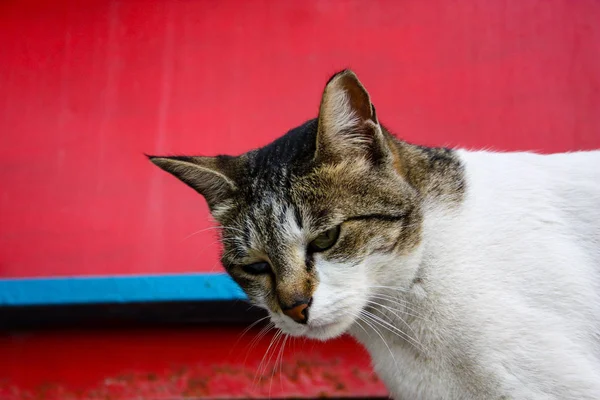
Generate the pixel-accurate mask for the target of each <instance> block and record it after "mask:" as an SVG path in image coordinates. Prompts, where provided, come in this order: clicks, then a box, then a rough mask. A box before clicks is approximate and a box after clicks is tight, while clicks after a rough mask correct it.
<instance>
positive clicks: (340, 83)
mask: <svg viewBox="0 0 600 400" xmlns="http://www.w3.org/2000/svg"><path fill="white" fill-rule="evenodd" d="M318 129H319V130H318V135H317V154H316V156H317V158H318V159H322V160H334V161H339V160H343V159H347V158H349V157H363V158H366V159H368V160H370V161H373V162H380V161H382V160H384V159H386V158H389V157H390V149H389V147H388V143H387V139H386V137H385V136H384V133H383V131H382V129H381V126H380V124H379V121H378V120H377V115H376V113H375V107H374V106H373V104H372V103H371V98H370V97H369V93H368V92H367V90H366V89H365V88H364V86H363V85H362V83H361V82H360V81H359V80H358V77H357V76H356V75H355V74H354V72H352V71H350V70H344V71H342V72H339V73H337V74H335V75H334V76H333V77H331V79H330V80H329V82H328V83H327V86H326V87H325V90H324V92H323V97H322V99H321V107H320V109H319V128H318Z"/></svg>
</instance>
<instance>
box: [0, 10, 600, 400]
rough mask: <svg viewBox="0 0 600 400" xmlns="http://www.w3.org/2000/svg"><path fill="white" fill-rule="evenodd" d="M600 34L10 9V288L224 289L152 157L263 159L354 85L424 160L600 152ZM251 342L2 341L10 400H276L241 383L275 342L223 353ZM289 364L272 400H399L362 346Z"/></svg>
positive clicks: (0, 121) (320, 350)
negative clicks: (138, 285) (454, 149)
mask: <svg viewBox="0 0 600 400" xmlns="http://www.w3.org/2000/svg"><path fill="white" fill-rule="evenodd" d="M599 21H600V2H598V1H595V0H578V1H569V0H496V1H480V0H463V1H446V0H437V1H436V0H432V1H421V0H411V1H408V0H406V1H395V0H389V1H383V0H381V1H376V0H364V1H350V0H347V1H344V0H340V1H333V0H331V1H292V0H282V1H267V0H262V1H242V0H239V1H225V0H223V1H217V0H206V1H176V0H172V1H169V0H146V1H108V0H106V1H99V0H87V1H79V2H76V1H67V0H57V1H53V2H47V1H43V0H21V1H18V0H5V1H2V2H0V182H1V186H0V277H33V276H50V275H56V276H65V275H96V274H138V273H167V272H168V273H178V272H179V273H181V272H197V271H204V272H208V271H220V266H219V265H218V261H217V247H216V244H215V243H214V242H215V235H214V234H213V233H211V232H210V231H204V232H200V233H198V234H197V235H194V236H192V237H191V238H189V239H185V238H186V237H187V236H188V235H189V234H191V233H193V232H196V231H199V230H202V229H205V228H207V227H209V226H210V223H209V221H208V213H207V208H206V206H205V204H204V202H203V200H202V199H201V198H200V197H199V196H198V195H197V194H195V193H194V192H193V191H192V190H191V189H188V188H187V187H185V186H184V185H183V184H181V183H179V182H177V181H176V180H175V179H173V178H172V177H169V176H167V175H166V174H164V173H163V172H161V171H159V170H158V169H157V168H156V167H154V166H152V165H150V164H149V163H148V162H147V160H145V158H144V157H143V155H142V154H143V153H144V152H147V153H197V154H206V155H210V154H216V153H234V154H235V153H240V152H244V151H246V150H248V149H250V148H253V147H256V146H260V145H263V144H266V143H268V142H269V141H271V140H272V139H274V138H276V137H277V136H279V135H281V134H283V133H284V132H285V131H287V130H288V129H289V128H290V127H292V126H295V125H297V124H299V123H301V122H303V121H304V120H306V119H308V118H311V117H314V116H315V115H316V112H317V107H318V103H319V99H320V94H321V90H322V88H323V86H324V84H325V82H326V80H327V79H328V77H329V76H330V75H331V74H332V73H334V72H335V71H337V70H339V69H342V68H345V67H351V68H353V69H354V70H355V71H356V72H357V73H358V74H359V77H360V78H361V79H362V81H363V83H364V84H365V85H366V86H367V88H368V90H369V91H370V92H371V95H372V98H373V100H374V102H375V104H376V106H377V110H378V116H379V117H380V118H381V120H382V121H383V122H384V123H385V124H386V125H387V126H388V127H390V128H391V129H392V130H393V131H394V132H396V133H397V134H398V135H399V136H401V137H403V138H405V139H407V140H410V141H414V142H419V143H422V144H431V145H433V144H443V145H453V146H454V145H460V146H466V147H469V148H481V147H486V148H493V149H498V150H527V149H528V150H538V151H542V152H552V151H567V150H577V149H591V148H594V147H596V148H598V147H600V23H599ZM255 333H256V332H253V333H251V334H250V337H252V336H253V335H254V334H255ZM238 336H239V330H238V329H237V328H229V329H224V328H214V329H203V330H199V331H189V330H175V331H170V332H165V331H155V330H139V331H120V332H99V331H97V332H34V333H27V334H8V333H3V334H2V335H0V354H2V357H1V359H0V397H3V398H9V399H21V398H26V397H25V396H27V395H30V396H37V398H40V399H61V400H65V399H67V398H68V399H74V398H82V399H83V398H86V399H93V398H102V399H105V398H107V396H108V395H110V396H112V397H110V398H115V399H117V398H118V399H131V398H134V397H135V398H138V397H139V396H140V395H141V396H145V397H146V398H165V396H166V395H168V396H169V397H170V398H176V397H177V396H183V397H185V396H188V395H189V393H192V394H194V393H195V392H189V390H196V389H198V388H199V387H200V388H201V389H202V388H203V387H201V385H200V386H198V385H199V384H205V386H206V387H205V389H206V390H207V392H206V393H210V395H212V396H215V397H216V396H219V395H220V396H225V397H231V396H232V395H234V394H236V395H240V393H243V391H244V390H246V391H248V390H249V391H250V392H252V391H253V390H254V392H253V393H254V394H255V395H256V396H258V397H261V396H265V394H264V390H263V389H256V387H255V386H252V385H253V382H252V376H251V375H244V376H245V377H244V376H242V377H240V375H239V374H238V372H239V371H240V368H241V369H242V370H243V371H247V370H248V369H249V370H250V371H251V372H254V371H255V370H256V365H258V363H259V361H260V359H261V358H262V354H263V353H264V351H265V349H266V348H267V344H268V340H269V339H270V338H271V336H267V339H265V340H263V341H260V343H259V344H258V345H257V347H256V349H255V350H254V351H251V350H244V349H245V347H243V348H242V349H241V350H240V352H241V353H240V354H239V355H241V354H245V355H246V356H247V357H248V359H247V360H240V357H236V358H231V352H228V351H221V349H232V348H235V346H234V344H235V341H236V340H237V337H238ZM246 340H249V339H246ZM246 344H247V343H246ZM206 346H208V349H207V347H206ZM311 346H313V347H311ZM292 349H293V347H291V348H288V350H286V352H285V357H284V365H283V369H284V370H289V371H294V369H293V368H295V367H294V366H297V365H298V360H297V359H296V358H297V357H298V356H303V355H307V356H308V359H309V361H308V363H309V367H310V368H312V370H311V373H310V374H309V375H308V378H307V377H306V376H305V378H303V379H308V380H304V381H300V383H298V382H296V383H294V382H291V381H286V380H285V379H287V378H284V381H283V382H282V381H281V380H280V378H277V374H276V371H274V376H275V378H274V379H273V380H274V381H273V384H272V385H271V387H272V388H273V391H272V392H271V394H272V395H273V396H284V395H290V394H294V393H296V394H298V393H299V392H298V390H304V389H307V388H309V389H310V388H314V389H315V391H317V390H321V387H322V386H319V384H315V382H321V383H323V382H325V383H324V385H325V386H323V387H325V389H323V392H315V391H313V392H310V393H304V394H305V395H307V396H310V395H312V396H317V395H323V393H325V394H327V395H332V396H333V395H348V394H352V393H354V394H357V393H359V391H360V390H366V392H367V394H370V395H375V394H378V395H381V394H383V393H384V391H383V389H382V388H381V386H379V384H377V383H376V382H374V383H373V385H374V387H372V388H367V389H365V387H366V386H365V384H364V381H362V380H361V379H362V378H361V379H359V378H357V377H356V375H353V374H354V373H355V372H354V371H359V372H360V373H363V372H364V371H367V372H368V367H367V361H366V357H365V354H364V352H362V351H361V350H360V349H357V348H356V346H354V345H353V343H352V342H351V341H349V340H347V339H342V340H338V341H334V342H329V343H327V344H325V345H323V344H320V343H317V344H315V343H314V342H307V343H306V344H305V345H304V347H301V349H300V350H298V349H295V350H292ZM336 357H337V359H336ZM336 360H337V361H336ZM304 362H306V361H304ZM332 362H333V364H328V363H332ZM320 363H321V364H320ZM335 363H337V364H335ZM323 365H324V366H325V367H323ZM319 366H320V367H319ZM313 367H314V368H313ZM181 368H184V369H185V371H187V372H185V373H183V375H184V376H185V379H184V378H182V379H184V380H183V381H180V380H178V379H180V377H181V376H183V375H182V374H181V373H180V372H177V371H181ZM215 368H220V369H218V370H216V369H215ZM289 368H291V369H289ZM319 368H320V369H319ZM309 372H310V371H309ZM248 376H249V377H248ZM294 376H295V375H294ZM174 379H175V381H174ZM332 379H333V380H332ZM339 379H341V381H342V386H339V385H338V383H339ZM173 382H175V383H177V384H176V385H175V386H173ZM179 383H181V385H179ZM327 385H329V386H327ZM190 388H191V389H190ZM253 388H254V389H253ZM198 390H199V389H198ZM203 390H204V389H203ZM65 393H70V394H72V396H71V395H69V396H70V397H67V396H66V395H65ZM94 396H95V397H94Z"/></svg>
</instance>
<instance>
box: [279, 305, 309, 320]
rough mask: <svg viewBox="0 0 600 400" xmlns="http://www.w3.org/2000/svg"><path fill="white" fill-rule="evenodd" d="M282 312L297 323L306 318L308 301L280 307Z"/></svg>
mask: <svg viewBox="0 0 600 400" xmlns="http://www.w3.org/2000/svg"><path fill="white" fill-rule="evenodd" d="M282 311H283V313H284V314H285V315H287V316H288V317H290V318H291V319H293V320H294V321H296V322H297V323H299V324H305V323H306V321H307V320H308V303H304V302H303V303H299V304H298V303H296V304H295V305H294V306H293V307H290V308H285V309H282Z"/></svg>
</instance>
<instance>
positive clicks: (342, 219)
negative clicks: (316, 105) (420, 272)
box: [150, 70, 422, 339]
mask: <svg viewBox="0 0 600 400" xmlns="http://www.w3.org/2000/svg"><path fill="white" fill-rule="evenodd" d="M398 152H399V150H398V141H397V140H396V139H395V138H394V137H393V136H392V135H390V134H389V133H388V132H387V131H386V130H385V129H384V128H382V126H381V125H380V123H379V121H378V118H377V115H376V113H375V107H374V106H373V104H372V103H371V100H370V97H369V94H368V93H367V91H366V90H365V88H364V87H363V85H362V84H361V83H360V81H359V80H358V78H357V77H356V75H355V74H354V73H353V72H351V71H349V70H346V71H342V72H340V73H338V74H336V75H334V76H333V77H332V78H331V79H330V80H329V82H328V83H327V85H326V87H325V89H324V92H323V96H322V100H321V104H320V109H319V116H318V118H317V119H314V120H311V121H308V122H306V123H304V124H303V125H301V126H299V127H297V128H294V129H292V130H291V131H289V132H288V133H287V134H286V135H284V136H282V137H281V138H279V139H277V140H276V141H274V142H272V143H271V144H269V145H267V146H265V147H263V148H260V149H257V150H253V151H250V152H248V153H245V154H242V155H240V156H223V155H221V156H215V157H205V156H176V157H155V156H151V157H150V159H151V161H152V162H153V163H154V164H156V165H157V166H159V167H160V168H162V169H163V170H165V171H167V172H169V173H171V174H173V175H174V176H175V177H177V178H179V179H180V180H181V181H183V182H185V183H186V184H187V185H189V186H190V187H192V188H193V189H195V190H196V191H197V192H198V193H200V194H201V195H202V196H203V197H204V198H205V199H206V201H207V203H208V205H209V208H210V211H211V213H212V215H213V217H214V219H215V220H216V221H217V222H218V224H219V225H221V227H222V228H223V229H221V238H222V243H223V250H224V251H223V254H222V263H223V266H224V267H225V269H226V271H227V272H228V273H229V274H230V275H231V277H232V278H233V279H234V280H235V281H236V282H237V283H238V284H239V285H240V286H241V287H242V289H243V290H244V291H245V293H246V294H247V296H248V298H249V300H250V301H251V302H252V303H254V304H255V305H258V306H260V307H263V308H265V309H266V310H268V312H269V313H270V316H271V319H272V321H273V322H274V323H275V325H276V326H277V327H278V328H280V329H282V330H283V331H284V332H286V333H288V334H291V335H294V336H307V337H312V338H317V339H328V338H331V337H335V336H337V335H340V334H341V333H343V332H345V331H347V330H348V329H349V328H350V327H351V326H352V325H353V324H354V323H355V322H356V320H357V319H358V318H359V316H360V314H361V312H362V310H363V309H364V308H365V307H367V306H368V305H369V302H371V301H372V296H373V295H374V294H375V293H377V292H378V291H379V288H383V287H390V286H392V285H393V286H398V287H399V288H401V287H405V286H407V285H408V284H409V283H410V282H411V281H412V279H413V277H414V274H415V271H416V269H417V264H418V261H417V259H418V254H419V251H418V250H419V248H420V242H421V218H422V217H421V206H420V204H421V200H420V196H419V193H418V191H417V190H415V188H414V187H413V186H412V185H410V184H409V183H408V181H407V179H406V177H405V175H406V171H405V169H406V166H405V165H404V163H403V162H402V159H401V157H400V156H399V154H398Z"/></svg>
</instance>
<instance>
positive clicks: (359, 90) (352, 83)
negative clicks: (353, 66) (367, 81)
mask: <svg viewBox="0 0 600 400" xmlns="http://www.w3.org/2000/svg"><path fill="white" fill-rule="evenodd" d="M339 84H340V86H341V89H343V90H345V91H346V93H347V95H348V99H349V101H350V106H351V108H352V110H354V112H355V113H356V114H357V116H358V117H359V118H360V119H361V120H363V121H367V120H370V119H373V112H372V108H371V100H370V98H369V94H368V93H367V91H366V90H365V88H364V87H363V86H362V85H361V83H360V81H359V80H358V78H356V76H355V75H354V74H351V75H350V74H347V75H344V76H342V77H341V79H340V82H339Z"/></svg>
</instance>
